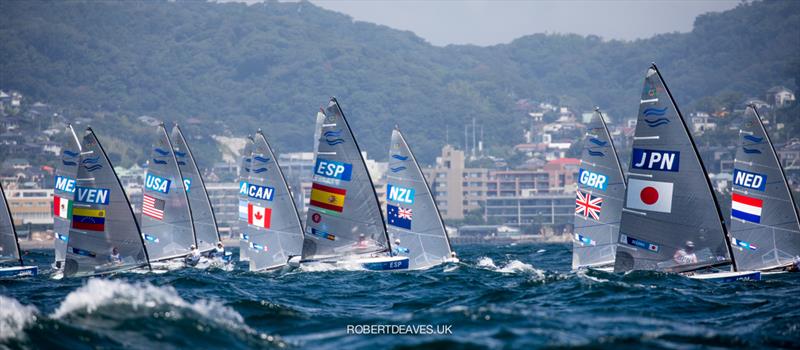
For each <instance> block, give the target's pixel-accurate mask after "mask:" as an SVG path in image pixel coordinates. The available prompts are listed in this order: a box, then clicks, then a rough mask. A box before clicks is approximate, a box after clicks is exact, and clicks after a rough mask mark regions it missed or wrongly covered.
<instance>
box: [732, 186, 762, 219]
mask: <svg viewBox="0 0 800 350" xmlns="http://www.w3.org/2000/svg"><path fill="white" fill-rule="evenodd" d="M731 201H732V203H731V216H733V217H735V218H737V219H740V220H744V221H749V222H753V223H756V224H758V223H761V209H762V208H763V207H764V201H763V200H761V199H758V198H753V197H748V196H745V195H741V194H738V193H733V194H731Z"/></svg>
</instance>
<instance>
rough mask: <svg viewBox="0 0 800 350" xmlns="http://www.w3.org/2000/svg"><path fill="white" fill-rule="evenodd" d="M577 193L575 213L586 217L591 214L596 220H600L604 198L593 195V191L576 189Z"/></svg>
mask: <svg viewBox="0 0 800 350" xmlns="http://www.w3.org/2000/svg"><path fill="white" fill-rule="evenodd" d="M576 194H577V197H576V198H575V214H577V215H578V216H583V217H584V218H588V217H590V216H591V217H592V218H593V219H595V220H600V210H601V209H602V207H603V198H600V197H592V194H591V193H585V192H583V191H581V190H578V191H576Z"/></svg>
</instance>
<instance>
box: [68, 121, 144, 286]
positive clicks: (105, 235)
mask: <svg viewBox="0 0 800 350" xmlns="http://www.w3.org/2000/svg"><path fill="white" fill-rule="evenodd" d="M141 266H148V267H149V260H148V257H147V250H146V248H145V246H144V242H143V241H142V236H141V231H140V230H139V224H138V222H137V221H136V217H135V215H134V213H133V208H131V204H130V202H129V201H128V197H127V196H126V194H125V190H124V189H123V187H122V184H121V183H120V182H119V179H118V178H117V174H116V173H115V172H114V168H113V167H112V165H111V162H110V161H109V160H108V156H107V155H106V153H105V151H104V150H103V147H102V146H101V145H100V142H99V141H98V140H97V137H96V136H95V134H94V132H93V131H92V129H91V128H88V129H86V135H84V136H83V139H82V143H81V154H80V157H79V159H78V174H77V176H76V179H75V202H74V203H73V206H72V224H71V226H70V229H69V240H68V241H67V252H66V258H65V262H64V276H89V275H98V274H106V273H112V272H117V271H122V270H128V269H132V268H136V267H141Z"/></svg>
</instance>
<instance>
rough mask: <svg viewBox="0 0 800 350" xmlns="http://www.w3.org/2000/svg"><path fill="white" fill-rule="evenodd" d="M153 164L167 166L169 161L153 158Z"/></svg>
mask: <svg viewBox="0 0 800 350" xmlns="http://www.w3.org/2000/svg"><path fill="white" fill-rule="evenodd" d="M153 163H156V164H167V161H166V160H161V159H157V158H153Z"/></svg>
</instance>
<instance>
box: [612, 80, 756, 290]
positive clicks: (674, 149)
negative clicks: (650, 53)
mask: <svg viewBox="0 0 800 350" xmlns="http://www.w3.org/2000/svg"><path fill="white" fill-rule="evenodd" d="M631 158H632V159H631V164H630V167H629V170H628V186H627V189H626V191H625V205H624V206H623V208H622V216H621V221H620V233H619V239H618V245H617V253H616V259H615V265H614V271H616V272H624V271H629V270H657V271H666V272H689V271H695V270H701V269H708V268H712V267H722V268H725V267H727V270H731V268H733V266H732V264H733V260H732V257H731V253H730V250H729V246H728V243H727V232H726V230H725V227H724V226H723V225H722V214H721V211H720V209H719V205H718V203H717V201H716V198H715V197H714V194H713V189H712V187H711V183H710V182H709V179H708V176H707V173H706V171H705V168H704V167H703V163H702V160H701V159H700V156H699V153H698V152H697V148H696V147H695V145H694V141H693V140H692V137H691V135H690V133H689V129H688V128H687V126H686V124H685V122H684V120H683V117H682V115H681V113H680V111H679V110H678V108H677V105H676V104H675V102H674V100H673V98H672V96H671V94H670V92H669V90H668V88H667V86H666V84H665V83H664V80H663V78H662V77H661V74H660V73H659V71H658V69H657V68H656V66H655V65H652V66H651V67H650V69H648V72H647V76H646V78H645V82H644V88H643V89H642V95H641V101H640V106H639V114H638V119H637V123H636V131H635V134H634V141H633V152H632V157H631ZM759 277H760V275H759Z"/></svg>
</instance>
